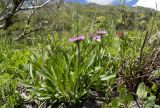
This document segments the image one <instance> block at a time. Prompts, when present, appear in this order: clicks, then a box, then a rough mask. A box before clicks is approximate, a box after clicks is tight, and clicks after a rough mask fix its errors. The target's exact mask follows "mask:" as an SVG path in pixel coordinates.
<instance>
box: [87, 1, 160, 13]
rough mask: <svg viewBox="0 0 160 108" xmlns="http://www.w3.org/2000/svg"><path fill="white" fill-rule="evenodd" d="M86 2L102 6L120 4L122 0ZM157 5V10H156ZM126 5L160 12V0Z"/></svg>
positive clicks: (134, 2) (129, 2) (133, 2)
mask: <svg viewBox="0 0 160 108" xmlns="http://www.w3.org/2000/svg"><path fill="white" fill-rule="evenodd" d="M86 2H87V3H96V4H100V5H110V4H113V5H117V4H120V0H86ZM156 3H157V8H156ZM126 4H127V5H129V6H142V7H147V8H152V9H156V10H159V11H160V0H126Z"/></svg>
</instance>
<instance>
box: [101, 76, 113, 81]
mask: <svg viewBox="0 0 160 108" xmlns="http://www.w3.org/2000/svg"><path fill="white" fill-rule="evenodd" d="M115 77H116V75H109V76H101V80H102V81H108V80H110V79H112V78H115Z"/></svg>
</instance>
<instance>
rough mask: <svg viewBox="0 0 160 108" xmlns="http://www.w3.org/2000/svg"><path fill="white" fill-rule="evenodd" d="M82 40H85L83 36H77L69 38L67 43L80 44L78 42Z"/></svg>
mask: <svg viewBox="0 0 160 108" xmlns="http://www.w3.org/2000/svg"><path fill="white" fill-rule="evenodd" d="M84 39H85V36H83V35H77V36H74V37H71V38H70V39H69V41H70V42H80V41H82V40H84Z"/></svg>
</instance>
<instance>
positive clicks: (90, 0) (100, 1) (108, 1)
mask: <svg viewBox="0 0 160 108" xmlns="http://www.w3.org/2000/svg"><path fill="white" fill-rule="evenodd" d="M86 1H87V2H88V3H96V4H100V5H109V4H112V2H113V0H86Z"/></svg>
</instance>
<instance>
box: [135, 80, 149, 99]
mask: <svg viewBox="0 0 160 108" xmlns="http://www.w3.org/2000/svg"><path fill="white" fill-rule="evenodd" d="M136 94H137V95H138V97H139V98H140V99H145V98H146V97H147V91H146V85H145V84H144V83H140V84H139V86H138V89H137V93H136Z"/></svg>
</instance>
